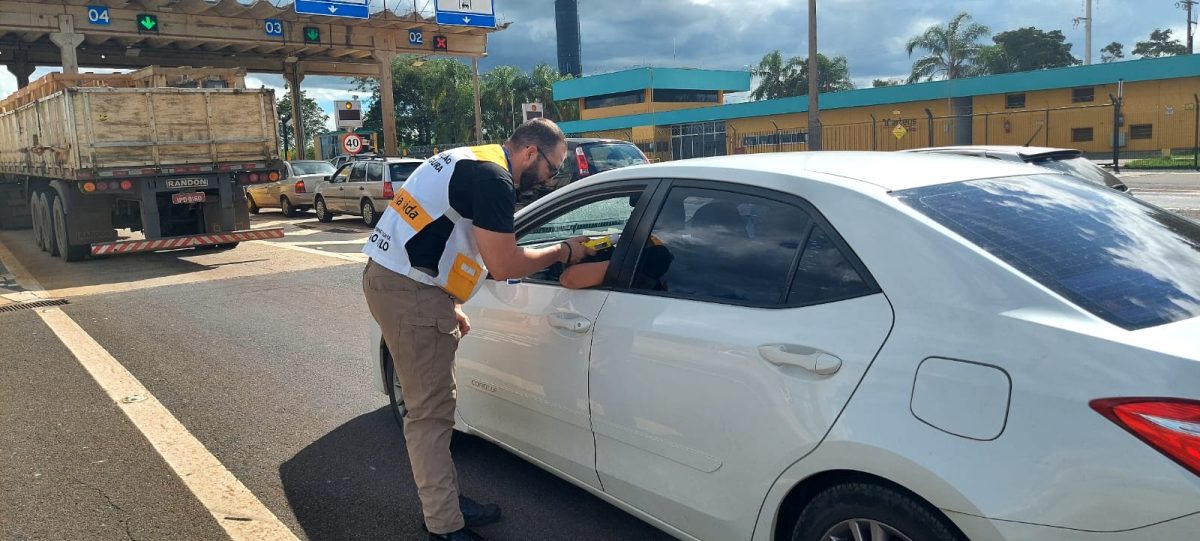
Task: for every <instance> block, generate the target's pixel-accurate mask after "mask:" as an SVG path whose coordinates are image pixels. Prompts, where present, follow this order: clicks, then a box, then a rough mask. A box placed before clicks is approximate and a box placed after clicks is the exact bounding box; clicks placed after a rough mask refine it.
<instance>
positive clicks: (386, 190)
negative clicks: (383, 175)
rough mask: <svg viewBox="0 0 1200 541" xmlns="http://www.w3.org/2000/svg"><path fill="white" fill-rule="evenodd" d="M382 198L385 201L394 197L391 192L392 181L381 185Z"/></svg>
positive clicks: (394, 193)
mask: <svg viewBox="0 0 1200 541" xmlns="http://www.w3.org/2000/svg"><path fill="white" fill-rule="evenodd" d="M383 197H385V198H387V199H391V198H393V197H396V192H395V191H393V190H392V181H390V180H389V181H385V182H384V183H383Z"/></svg>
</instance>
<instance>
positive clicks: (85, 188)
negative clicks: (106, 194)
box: [83, 182, 96, 193]
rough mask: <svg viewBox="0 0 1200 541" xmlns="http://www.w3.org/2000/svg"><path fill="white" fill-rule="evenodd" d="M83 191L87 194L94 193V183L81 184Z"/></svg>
mask: <svg viewBox="0 0 1200 541" xmlns="http://www.w3.org/2000/svg"><path fill="white" fill-rule="evenodd" d="M83 191H85V192H87V193H92V192H94V191H96V183H95V182H84V183H83Z"/></svg>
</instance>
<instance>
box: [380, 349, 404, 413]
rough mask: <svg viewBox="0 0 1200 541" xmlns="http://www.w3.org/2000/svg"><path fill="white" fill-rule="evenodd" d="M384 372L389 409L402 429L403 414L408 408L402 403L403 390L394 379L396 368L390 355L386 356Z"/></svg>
mask: <svg viewBox="0 0 1200 541" xmlns="http://www.w3.org/2000/svg"><path fill="white" fill-rule="evenodd" d="M384 373H385V374H386V375H387V380H388V386H387V388H388V400H390V402H391V406H390V408H389V409H391V410H392V417H393V418H395V419H396V424H397V425H399V427H400V429H401V430H403V429H404V415H405V414H407V413H408V408H407V407H405V405H404V392H403V390H402V389H401V388H400V382H399V381H397V380H396V369H395V368H394V367H393V366H392V358H391V356H390V355H389V356H388V358H387V369H386V370H385V371H384Z"/></svg>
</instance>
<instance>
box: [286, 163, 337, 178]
mask: <svg viewBox="0 0 1200 541" xmlns="http://www.w3.org/2000/svg"><path fill="white" fill-rule="evenodd" d="M292 170H293V171H295V172H296V174H297V175H329V174H333V172H334V171H336V170H337V168H336V167H334V166H333V164H331V163H329V162H292Z"/></svg>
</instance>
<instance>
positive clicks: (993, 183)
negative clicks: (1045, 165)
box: [895, 175, 1200, 330]
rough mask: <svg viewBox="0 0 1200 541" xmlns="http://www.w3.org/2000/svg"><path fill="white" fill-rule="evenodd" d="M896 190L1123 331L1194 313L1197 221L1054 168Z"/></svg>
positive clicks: (1199, 293)
mask: <svg viewBox="0 0 1200 541" xmlns="http://www.w3.org/2000/svg"><path fill="white" fill-rule="evenodd" d="M895 195H896V197H897V198H899V200H900V201H903V202H904V203H905V204H907V205H909V206H911V207H912V208H914V209H916V210H917V211H919V212H921V213H922V214H925V215H926V216H929V217H930V218H932V219H933V220H934V221H936V222H938V223H940V224H942V225H943V226H945V227H947V228H949V229H950V230H952V231H954V232H955V233H957V234H959V235H961V236H963V237H964V238H966V239H967V240H968V241H970V242H972V243H974V244H976V245H978V246H979V247H980V248H983V249H984V250H987V251H988V252H990V253H991V254H993V255H995V256H996V257H998V258H999V259H1001V260H1002V261H1004V262H1006V263H1008V264H1009V265H1012V266H1013V267H1014V268H1016V269H1017V270H1018V271H1020V272H1022V273H1024V274H1025V275H1026V276H1029V277H1030V278H1032V279H1034V280H1037V281H1038V282H1040V283H1041V284H1043V285H1044V286H1046V287H1047V288H1049V289H1051V290H1053V291H1055V292H1057V293H1059V294H1060V295H1062V296H1063V297H1065V298H1066V299H1067V300H1069V301H1071V302H1073V303H1075V304H1076V305H1078V306H1079V307H1081V308H1083V309H1085V310H1087V311H1089V312H1091V313H1093V314H1095V315H1096V316H1098V317H1100V318H1103V319H1104V320H1106V321H1109V322H1111V323H1113V324H1115V325H1118V326H1120V327H1123V328H1125V329H1129V330H1134V329H1141V328H1146V327H1153V326H1156V325H1162V324H1164V323H1170V322H1173V321H1179V320H1182V319H1188V318H1192V317H1196V316H1197V315H1200V270H1198V269H1200V224H1198V223H1196V222H1193V221H1190V220H1188V219H1186V218H1183V217H1181V216H1179V215H1176V214H1174V213H1171V212H1168V211H1165V210H1162V209H1159V208H1157V207H1154V206H1151V205H1149V204H1146V203H1144V202H1142V201H1139V200H1137V199H1134V198H1132V197H1128V196H1126V195H1124V194H1121V193H1119V192H1117V191H1114V190H1109V189H1106V188H1101V187H1099V186H1095V185H1092V184H1087V183H1082V182H1078V181H1075V180H1072V179H1070V178H1067V177H1063V176H1060V175H1034V176H1028V177H1005V178H997V179H984V180H974V181H968V182H961V183H955V184H943V185H936V186H928V187H922V188H915V189H910V190H904V191H899V192H896V193H895Z"/></svg>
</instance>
